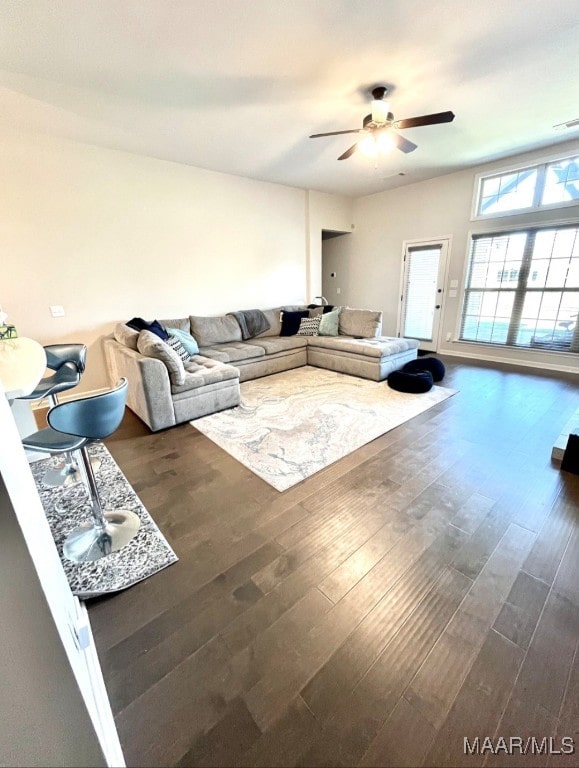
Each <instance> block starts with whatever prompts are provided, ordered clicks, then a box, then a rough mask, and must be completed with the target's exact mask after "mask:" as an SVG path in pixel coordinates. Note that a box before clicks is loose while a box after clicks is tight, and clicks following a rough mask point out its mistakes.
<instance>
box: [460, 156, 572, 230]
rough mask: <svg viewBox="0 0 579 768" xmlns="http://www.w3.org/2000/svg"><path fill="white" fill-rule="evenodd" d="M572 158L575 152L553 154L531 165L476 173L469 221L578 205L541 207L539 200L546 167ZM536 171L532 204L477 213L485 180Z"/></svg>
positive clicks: (547, 205)
mask: <svg viewBox="0 0 579 768" xmlns="http://www.w3.org/2000/svg"><path fill="white" fill-rule="evenodd" d="M574 157H578V153H577V151H573V152H569V153H566V154H564V155H560V154H553V155H546V156H543V157H541V158H540V159H539V160H536V161H534V162H532V163H529V162H527V163H520V164H517V165H509V166H503V167H501V168H495V169H494V170H493V171H491V172H489V171H483V172H481V173H477V174H476V176H475V179H474V190H473V198H472V206H471V216H470V220H471V221H491V220H493V219H502V218H504V217H505V216H520V215H523V214H526V213H527V214H528V213H537V212H539V211H552V210H557V209H558V208H571V207H573V206H577V205H579V199H578V200H564V201H562V202H559V203H546V204H544V205H541V198H542V197H543V191H544V189H545V179H546V177H547V166H548V165H551V164H552V163H557V162H562V161H564V160H571V159H572V158H574ZM535 169H536V170H537V182H536V186H535V192H534V195H533V204H532V205H530V206H527V207H526V208H514V209H511V210H510V211H498V212H494V213H479V208H480V205H481V202H482V200H481V195H482V187H483V182H484V181H486V180H487V179H493V178H498V177H501V176H506V175H507V174H509V173H519V172H520V171H532V170H535Z"/></svg>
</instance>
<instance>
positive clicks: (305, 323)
mask: <svg viewBox="0 0 579 768" xmlns="http://www.w3.org/2000/svg"><path fill="white" fill-rule="evenodd" d="M321 319H322V315H316V317H302V319H301V320H300V327H299V330H298V332H297V334H296V336H317V335H318V329H319V327H320V321H321Z"/></svg>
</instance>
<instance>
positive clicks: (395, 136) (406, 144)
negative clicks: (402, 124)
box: [390, 131, 418, 154]
mask: <svg viewBox="0 0 579 768" xmlns="http://www.w3.org/2000/svg"><path fill="white" fill-rule="evenodd" d="M390 136H391V138H392V141H393V142H394V144H395V145H396V146H397V147H398V149H399V150H400V151H401V152H404V153H405V154H408V153H409V152H414V150H415V149H417V148H418V145H417V144H414V142H412V141H408V139H405V138H404V136H401V135H400V134H399V133H394V131H390Z"/></svg>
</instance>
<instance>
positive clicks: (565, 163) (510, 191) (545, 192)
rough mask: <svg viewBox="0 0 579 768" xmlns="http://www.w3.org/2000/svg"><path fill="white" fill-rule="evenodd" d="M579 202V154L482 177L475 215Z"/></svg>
mask: <svg viewBox="0 0 579 768" xmlns="http://www.w3.org/2000/svg"><path fill="white" fill-rule="evenodd" d="M576 203H579V155H577V156H575V157H568V158H563V159H560V160H555V161H553V162H548V163H541V164H539V165H534V166H530V167H528V168H520V169H517V170H512V171H507V172H503V173H497V174H493V175H490V176H481V177H480V178H479V183H478V187H477V200H476V206H475V212H474V215H475V218H486V217H493V216H505V215H508V214H512V213H520V212H522V211H532V210H538V209H540V208H543V207H546V206H548V207H562V206H566V205H573V204H576Z"/></svg>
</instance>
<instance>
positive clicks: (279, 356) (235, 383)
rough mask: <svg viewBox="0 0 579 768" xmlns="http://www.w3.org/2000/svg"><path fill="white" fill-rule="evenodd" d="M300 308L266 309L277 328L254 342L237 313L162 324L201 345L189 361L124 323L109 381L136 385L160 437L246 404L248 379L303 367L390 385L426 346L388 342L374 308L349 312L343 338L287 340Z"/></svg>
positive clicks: (133, 404)
mask: <svg viewBox="0 0 579 768" xmlns="http://www.w3.org/2000/svg"><path fill="white" fill-rule="evenodd" d="M295 310H302V311H303V310H305V307H297V306H286V307H276V308H274V309H269V310H263V312H264V315H265V317H266V319H267V321H268V323H269V326H270V327H269V329H268V330H266V331H264V332H262V333H260V334H259V335H257V336H255V337H253V338H250V339H247V340H243V338H242V331H241V328H240V325H239V323H238V321H237V319H236V318H235V317H234V316H233V315H220V316H216V317H199V316H195V315H191V316H190V317H187V318H179V319H169V320H161V321H160V322H161V324H162V325H164V326H165V327H166V328H176V329H179V330H181V331H186V332H188V333H190V334H191V335H192V336H193V337H194V338H195V339H196V340H197V343H198V345H199V354H197V355H194V356H193V357H192V358H191V359H190V360H189V361H188V362H185V363H182V362H181V361H180V359H179V358H178V356H177V355H176V354H175V353H174V352H173V350H169V351H167V349H168V348H167V345H166V344H165V343H164V342H162V341H160V339H158V338H155V337H154V335H153V334H151V333H149V332H148V331H142V332H141V333H139V332H137V331H133V330H132V329H130V328H128V326H126V325H124V324H122V323H119V324H118V325H117V327H116V328H115V331H114V333H113V334H111V335H110V336H107V337H105V339H104V342H103V343H104V351H105V359H106V362H107V369H108V375H109V379H110V381H111V383H113V382H115V381H117V380H118V379H119V378H120V377H121V376H125V377H126V378H127V379H128V381H129V389H128V397H127V405H128V406H129V408H130V409H131V410H132V411H134V412H135V413H136V414H137V416H139V417H140V418H141V419H142V420H143V421H144V422H145V423H146V424H147V425H148V427H149V428H150V429H151V430H152V431H157V430H160V429H165V428H166V427H171V426H174V425H175V424H180V423H182V422H184V421H190V420H192V419H196V418H199V417H200V416H206V415H207V414H209V413H214V412H216V411H220V410H223V409H225V408H231V407H233V406H235V405H238V404H239V402H240V390H239V382H240V381H242V382H243V381H247V380H249V379H255V378H258V377H260V376H268V375H270V374H273V373H279V372H280V371H286V370H289V369H291V368H297V367H300V366H303V365H314V366H317V367H320V368H328V369H330V370H333V371H338V372H340V373H347V374H352V375H354V376H360V377H363V378H367V379H373V380H374V381H382V380H383V379H385V378H386V377H387V376H388V374H389V373H390V372H391V371H394V370H397V369H399V368H402V366H403V365H405V364H406V363H407V362H409V361H410V360H414V359H415V358H416V356H417V349H418V346H419V342H418V341H416V340H415V339H404V338H393V337H387V336H381V335H380V333H381V328H382V313H381V312H374V311H371V310H360V309H352V308H350V307H344V308H342V309H341V311H340V315H339V335H337V336H301V335H300V336H298V335H295V336H280V331H281V312H282V311H295ZM321 311H322V310H321V309H319V310H312V312H313V313H316V312H321Z"/></svg>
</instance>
